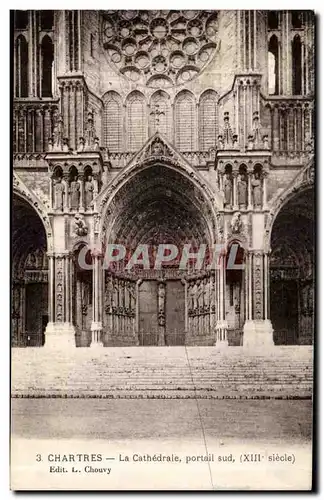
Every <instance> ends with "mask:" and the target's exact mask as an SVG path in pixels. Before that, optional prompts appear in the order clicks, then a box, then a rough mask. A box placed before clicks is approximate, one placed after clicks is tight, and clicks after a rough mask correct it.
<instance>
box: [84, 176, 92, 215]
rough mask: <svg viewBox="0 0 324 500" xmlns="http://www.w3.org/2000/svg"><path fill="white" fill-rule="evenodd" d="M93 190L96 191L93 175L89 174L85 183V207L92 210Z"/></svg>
mask: <svg viewBox="0 0 324 500" xmlns="http://www.w3.org/2000/svg"><path fill="white" fill-rule="evenodd" d="M93 191H94V184H93V180H92V175H89V176H88V179H87V181H86V183H85V186H84V193H85V200H84V201H85V208H86V210H90V205H91V203H92V200H93Z"/></svg>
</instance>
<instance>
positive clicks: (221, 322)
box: [215, 253, 228, 348]
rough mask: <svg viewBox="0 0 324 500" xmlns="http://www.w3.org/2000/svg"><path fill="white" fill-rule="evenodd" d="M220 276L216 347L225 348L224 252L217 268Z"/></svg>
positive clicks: (226, 327) (218, 276) (226, 326)
mask: <svg viewBox="0 0 324 500" xmlns="http://www.w3.org/2000/svg"><path fill="white" fill-rule="evenodd" d="M216 273H217V278H218V292H219V296H218V305H219V309H218V311H219V315H218V319H217V324H216V344H215V345H216V347H219V348H223V347H227V346H228V340H227V330H228V325H227V321H226V318H225V312H226V311H225V304H226V254H225V253H222V254H221V255H220V257H219V265H218V268H217V270H216Z"/></svg>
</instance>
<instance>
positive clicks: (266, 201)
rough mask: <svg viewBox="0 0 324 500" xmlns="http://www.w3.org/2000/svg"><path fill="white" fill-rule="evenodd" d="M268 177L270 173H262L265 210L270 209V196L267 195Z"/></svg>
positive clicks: (263, 205)
mask: <svg viewBox="0 0 324 500" xmlns="http://www.w3.org/2000/svg"><path fill="white" fill-rule="evenodd" d="M267 176H268V172H266V171H263V172H262V180H263V183H262V184H263V186H262V187H263V189H262V207H263V210H267V207H268V195H267Z"/></svg>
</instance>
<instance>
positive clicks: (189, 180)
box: [11, 10, 315, 348]
mask: <svg viewBox="0 0 324 500" xmlns="http://www.w3.org/2000/svg"><path fill="white" fill-rule="evenodd" d="M314 30H315V19H314V13H313V12H311V11H284V10H282V11H239V10H236V11H235V10H232V11H226V10H222V11H200V10H197V11H164V10H162V11H153V10H151V11H144V10H141V11H130V10H128V11H82V10H78V11H77V10H74V11H51V10H46V11H45V10H44V11H33V10H29V11H14V12H12V49H13V58H12V60H13V82H12V84H13V108H12V109H13V116H12V145H13V184H12V189H13V194H12V200H13V207H12V300H11V304H12V345H13V346H15V347H28V346H44V348H46V347H47V348H51V347H54V346H55V347H62V348H65V347H67V346H70V347H74V346H75V347H90V346H91V347H102V348H104V347H107V348H109V346H136V345H151V346H154V345H169V346H171V345H215V346H219V347H227V346H229V348H230V346H232V345H237V346H239V345H241V346H247V347H260V346H261V347H262V346H265V347H267V346H269V347H270V346H274V345H302V344H304V345H305V344H312V342H313V330H314V266H315V249H314V247H315V237H314V231H315V222H314V217H315V216H314V159H313V157H314V145H313V144H314V95H315V64H314V43H315V40H314ZM215 249H217V251H215ZM232 250H235V251H234V252H232ZM215 255H216V257H215ZM107 261H108V262H107Z"/></svg>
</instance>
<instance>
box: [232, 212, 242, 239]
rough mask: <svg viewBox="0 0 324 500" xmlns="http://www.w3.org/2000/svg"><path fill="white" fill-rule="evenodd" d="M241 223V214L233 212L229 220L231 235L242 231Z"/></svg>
mask: <svg viewBox="0 0 324 500" xmlns="http://www.w3.org/2000/svg"><path fill="white" fill-rule="evenodd" d="M242 228H243V222H242V220H241V213H240V212H235V214H234V215H233V217H232V220H231V230H232V233H233V234H238V233H240V232H241V231H242Z"/></svg>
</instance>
